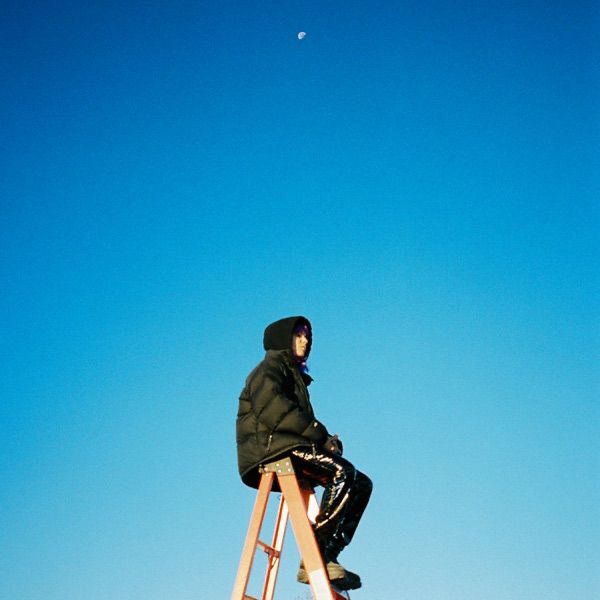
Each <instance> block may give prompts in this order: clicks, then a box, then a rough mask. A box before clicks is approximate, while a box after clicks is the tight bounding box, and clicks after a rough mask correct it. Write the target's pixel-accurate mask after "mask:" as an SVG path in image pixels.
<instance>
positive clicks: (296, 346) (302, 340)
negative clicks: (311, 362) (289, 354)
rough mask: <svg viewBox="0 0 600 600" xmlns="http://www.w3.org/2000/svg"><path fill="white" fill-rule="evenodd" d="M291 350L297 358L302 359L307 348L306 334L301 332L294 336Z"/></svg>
mask: <svg viewBox="0 0 600 600" xmlns="http://www.w3.org/2000/svg"><path fill="white" fill-rule="evenodd" d="M292 348H293V350H294V354H295V355H296V356H297V357H298V358H303V357H304V355H305V354H306V349H307V348H308V336H307V335H306V332H304V331H301V332H299V333H295V334H294V338H293V340H292Z"/></svg>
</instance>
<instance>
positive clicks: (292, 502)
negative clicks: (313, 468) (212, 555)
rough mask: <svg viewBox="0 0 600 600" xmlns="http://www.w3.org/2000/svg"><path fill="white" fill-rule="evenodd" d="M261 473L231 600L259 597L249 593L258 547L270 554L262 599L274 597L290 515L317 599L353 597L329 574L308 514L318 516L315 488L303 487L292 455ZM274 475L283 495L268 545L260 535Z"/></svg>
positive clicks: (347, 599)
mask: <svg viewBox="0 0 600 600" xmlns="http://www.w3.org/2000/svg"><path fill="white" fill-rule="evenodd" d="M260 472H261V474H262V475H261V479H260V485H259V487H258V493H257V495H256V500H255V503H254V509H253V511H252V516H251V518H250V525H249V527H248V533H247V534H246V541H245V542H244V548H243V550H242V557H241V559H240V564H239V567H238V572H237V576H236V580H235V584H234V588H233V592H232V594H231V600H258V599H257V598H253V597H252V596H248V595H247V594H246V588H247V587H248V580H249V579H250V572H251V570H252V563H253V561H254V554H255V552H256V548H258V547H259V548H261V549H262V550H264V551H265V552H266V553H267V556H268V559H267V572H266V575H265V579H264V584H263V590H262V594H261V597H260V600H273V597H274V593H275V583H276V580H277V573H278V571H279V563H280V560H281V552H282V548H283V541H284V537H285V530H286V527H287V520H288V516H289V518H290V521H291V522H292V528H293V530H294V535H295V537H296V542H297V544H298V549H299V550H300V556H301V557H302V560H303V562H304V568H305V569H306V571H307V573H308V579H309V582H310V587H311V590H312V593H313V598H314V600H349V599H350V595H349V594H348V592H342V591H339V590H336V589H335V588H334V587H333V586H332V585H331V583H330V581H329V579H328V577H327V571H326V570H325V565H324V564H323V559H322V558H321V552H320V551H319V547H318V545H317V541H316V539H315V535H314V533H313V530H312V527H311V524H310V521H309V516H308V515H307V513H312V514H311V516H312V517H313V519H314V515H315V514H316V512H315V511H317V512H318V505H317V501H316V498H315V494H314V491H313V490H312V489H305V488H301V487H300V484H299V482H298V479H297V478H296V475H295V473H294V467H293V465H292V461H291V460H290V459H289V458H283V459H281V460H279V461H274V462H271V463H268V464H266V465H264V466H263V467H262V468H261V470H260ZM274 478H277V483H278V484H279V487H280V489H281V498H280V500H279V509H278V511H277V518H276V521H275V529H274V532H273V538H272V543H271V544H266V543H265V542H263V541H262V540H259V539H258V536H259V535H260V530H261V527H262V523H263V521H264V518H265V512H266V508H267V503H268V501H269V493H270V492H271V489H272V488H273V483H274Z"/></svg>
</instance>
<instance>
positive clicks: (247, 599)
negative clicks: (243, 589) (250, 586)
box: [244, 594, 258, 600]
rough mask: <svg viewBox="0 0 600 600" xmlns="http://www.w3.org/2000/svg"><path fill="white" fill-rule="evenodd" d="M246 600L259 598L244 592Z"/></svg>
mask: <svg viewBox="0 0 600 600" xmlns="http://www.w3.org/2000/svg"><path fill="white" fill-rule="evenodd" d="M244 600H258V598H255V597H254V596H248V595H247V594H244Z"/></svg>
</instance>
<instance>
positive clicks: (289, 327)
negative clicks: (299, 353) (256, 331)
mask: <svg viewBox="0 0 600 600" xmlns="http://www.w3.org/2000/svg"><path fill="white" fill-rule="evenodd" d="M299 325H306V326H307V327H308V331H309V335H308V346H307V348H306V354H305V355H304V360H306V359H307V358H308V355H309V354H310V348H311V346H312V326H311V324H310V321H309V320H308V319H307V318H306V317H302V316H298V317H285V318H284V319H279V321H275V322H274V323H271V324H270V325H268V326H267V328H266V329H265V335H264V337H263V347H264V349H265V350H289V351H290V352H291V351H292V338H293V336H294V330H295V329H296V327H298V326H299Z"/></svg>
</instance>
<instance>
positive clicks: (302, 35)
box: [298, 31, 306, 40]
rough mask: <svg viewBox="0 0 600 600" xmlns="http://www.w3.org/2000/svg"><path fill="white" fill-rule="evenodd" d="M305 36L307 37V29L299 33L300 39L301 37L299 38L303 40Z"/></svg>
mask: <svg viewBox="0 0 600 600" xmlns="http://www.w3.org/2000/svg"><path fill="white" fill-rule="evenodd" d="M305 37H306V31H301V32H300V33H299V34H298V39H299V40H303V39H304V38H305Z"/></svg>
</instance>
